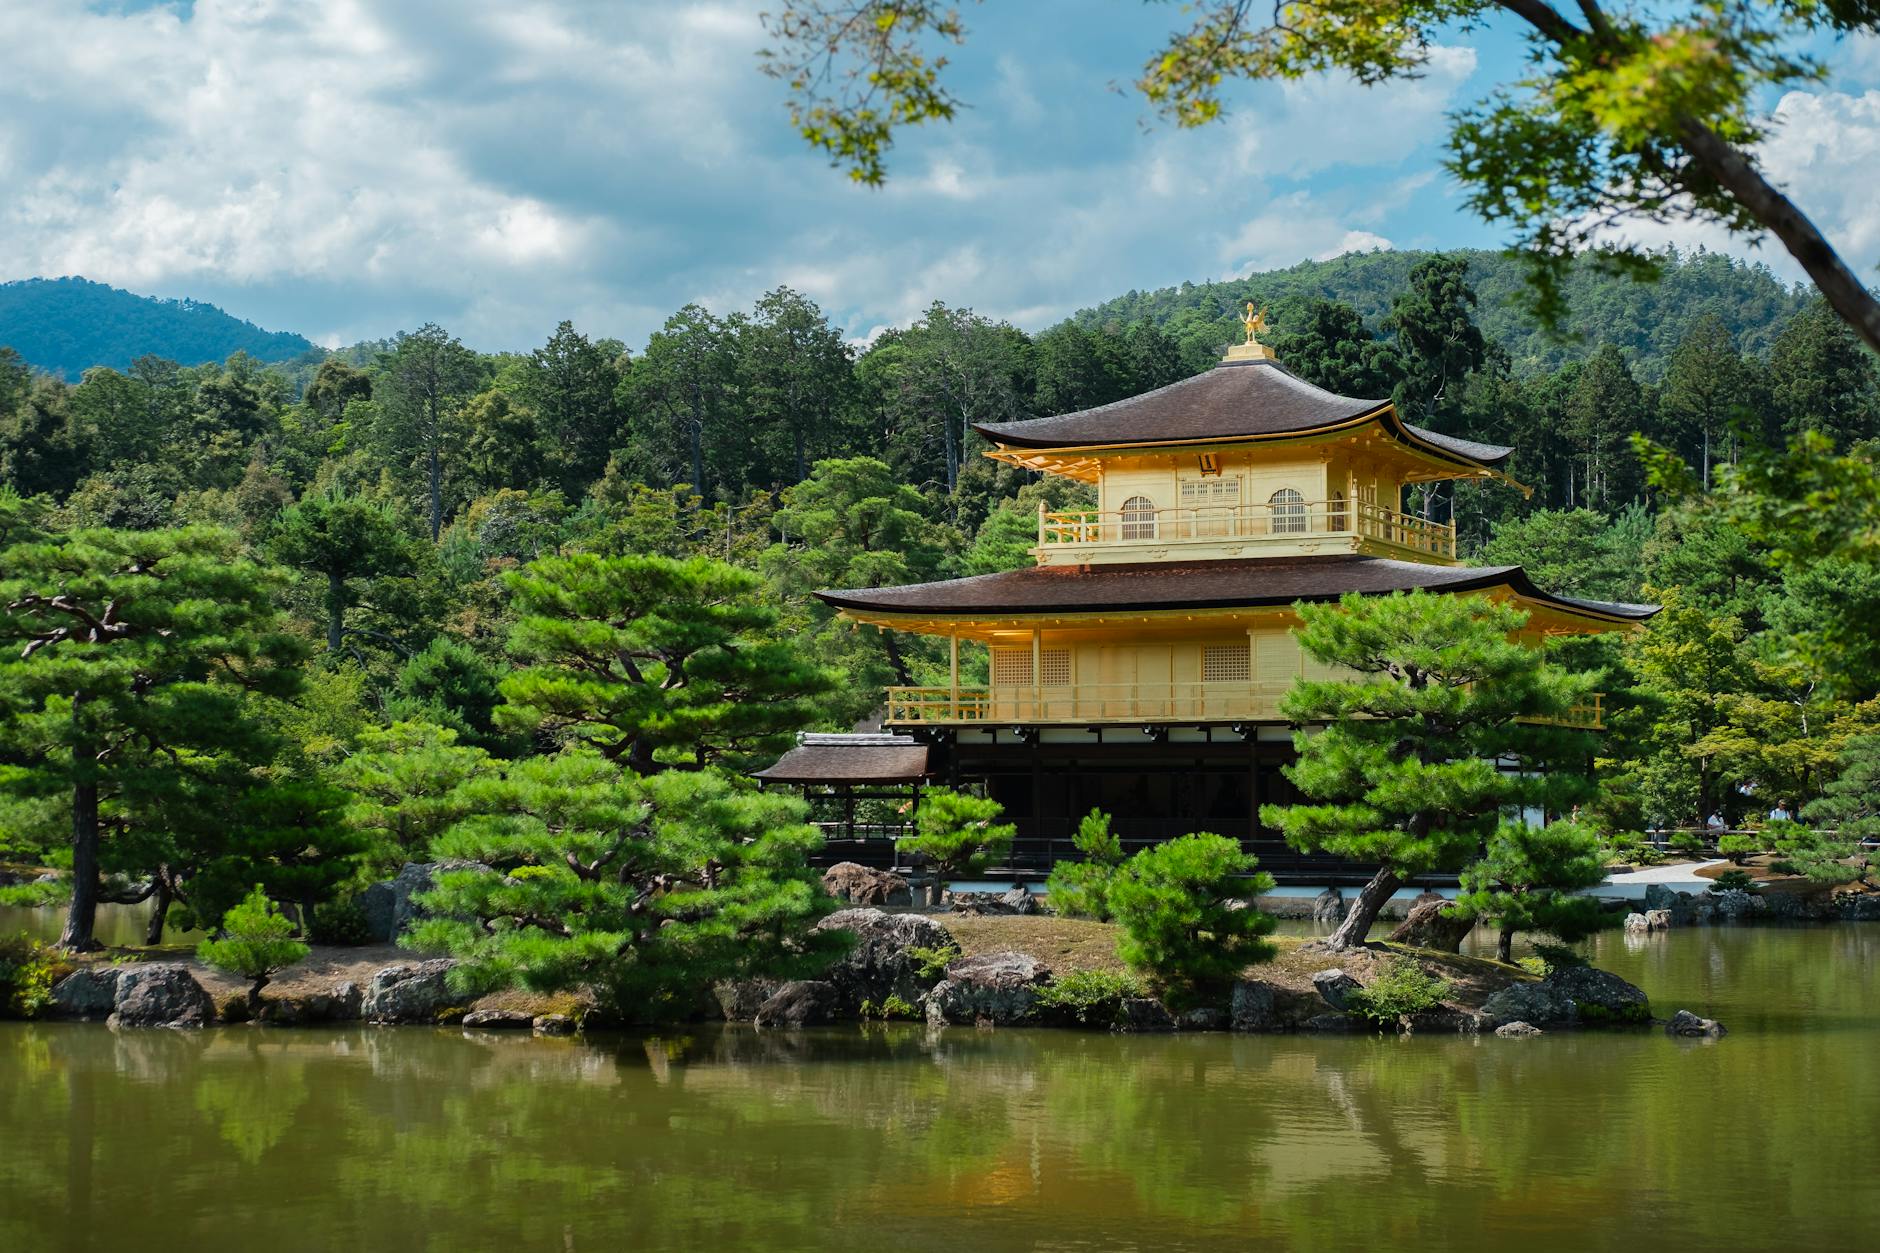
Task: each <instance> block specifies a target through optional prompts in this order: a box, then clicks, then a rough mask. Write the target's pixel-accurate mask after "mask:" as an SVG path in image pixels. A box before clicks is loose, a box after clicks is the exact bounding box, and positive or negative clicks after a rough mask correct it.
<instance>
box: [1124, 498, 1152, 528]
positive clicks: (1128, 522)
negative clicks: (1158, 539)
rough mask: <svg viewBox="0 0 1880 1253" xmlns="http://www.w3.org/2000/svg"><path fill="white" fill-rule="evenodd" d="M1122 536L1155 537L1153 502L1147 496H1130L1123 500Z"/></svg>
mask: <svg viewBox="0 0 1880 1253" xmlns="http://www.w3.org/2000/svg"><path fill="white" fill-rule="evenodd" d="M1123 538H1124V539H1154V538H1155V502H1154V501H1153V500H1150V499H1149V498H1148V497H1147V496H1131V497H1130V498H1129V499H1128V500H1126V501H1124V502H1123Z"/></svg>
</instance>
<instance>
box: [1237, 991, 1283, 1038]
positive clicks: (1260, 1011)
mask: <svg viewBox="0 0 1880 1253" xmlns="http://www.w3.org/2000/svg"><path fill="white" fill-rule="evenodd" d="M1227 1012H1228V1020H1229V1021H1230V1022H1231V1023H1232V1024H1233V1027H1234V1030H1236V1031H1278V1030H1279V1029H1280V1026H1281V1023H1280V1018H1279V1007H1278V1005H1277V1003H1276V1002H1275V1000H1274V997H1273V989H1272V987H1271V985H1269V984H1265V983H1262V982H1260V981H1259V980H1258V979H1242V980H1240V982H1238V983H1236V984H1235V985H1234V996H1233V999H1232V1000H1231V1001H1229V1002H1228V1010H1227Z"/></svg>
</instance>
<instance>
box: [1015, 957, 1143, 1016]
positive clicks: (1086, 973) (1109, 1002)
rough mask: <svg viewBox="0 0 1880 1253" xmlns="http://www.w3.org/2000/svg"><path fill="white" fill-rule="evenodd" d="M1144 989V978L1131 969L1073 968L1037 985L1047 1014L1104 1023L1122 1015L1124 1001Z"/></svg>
mask: <svg viewBox="0 0 1880 1253" xmlns="http://www.w3.org/2000/svg"><path fill="white" fill-rule="evenodd" d="M1145 991H1146V990H1145V989H1144V987H1143V984H1142V980H1141V979H1139V978H1137V976H1135V975H1133V974H1130V973H1128V972H1119V971H1110V970H1073V971H1071V972H1070V973H1068V974H1064V975H1060V976H1059V977H1057V978H1056V979H1053V980H1052V981H1051V982H1049V983H1047V984H1045V985H1044V986H1043V987H1041V988H1039V989H1038V1006H1039V1008H1040V1009H1041V1010H1043V1011H1044V1014H1045V1015H1046V1016H1047V1017H1052V1018H1058V1019H1067V1020H1069V1021H1072V1022H1075V1023H1077V1024H1078V1025H1079V1026H1085V1027H1088V1026H1093V1025H1096V1026H1105V1025H1110V1024H1113V1023H1115V1022H1118V1021H1119V1020H1120V1019H1121V1017H1122V1013H1123V1002H1124V1001H1126V1000H1130V999H1132V998H1134V997H1139V996H1142V995H1144V994H1145Z"/></svg>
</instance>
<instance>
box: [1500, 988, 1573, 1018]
mask: <svg viewBox="0 0 1880 1253" xmlns="http://www.w3.org/2000/svg"><path fill="white" fill-rule="evenodd" d="M1482 1013H1484V1014H1485V1015H1487V1016H1488V1017H1489V1018H1491V1019H1493V1020H1494V1021H1495V1022H1497V1023H1510V1022H1526V1023H1556V1022H1572V1021H1573V1020H1574V1016H1575V1014H1576V1013H1577V1011H1576V1010H1575V1009H1574V1005H1573V998H1572V997H1570V996H1568V995H1567V994H1566V993H1565V992H1562V991H1561V990H1560V989H1559V988H1557V987H1550V986H1548V985H1547V984H1544V983H1529V982H1527V981H1525V980H1524V981H1522V982H1520V983H1511V984H1509V985H1508V986H1507V987H1505V988H1503V989H1502V990H1501V991H1499V992H1496V993H1495V994H1494V995H1492V996H1490V997H1489V998H1488V999H1487V1000H1486V1001H1483V1002H1482Z"/></svg>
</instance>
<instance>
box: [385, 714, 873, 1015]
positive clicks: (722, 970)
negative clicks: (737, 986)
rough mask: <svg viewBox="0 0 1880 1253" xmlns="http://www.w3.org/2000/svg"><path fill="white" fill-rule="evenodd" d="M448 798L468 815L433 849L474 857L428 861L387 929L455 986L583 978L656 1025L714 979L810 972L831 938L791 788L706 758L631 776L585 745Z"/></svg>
mask: <svg viewBox="0 0 1880 1253" xmlns="http://www.w3.org/2000/svg"><path fill="white" fill-rule="evenodd" d="M461 793H462V795H461V798H460V800H461V804H462V805H463V806H464V808H465V809H466V810H467V812H468V814H469V816H468V817H466V818H464V819H463V820H461V821H459V822H458V823H456V824H455V825H454V826H452V827H451V828H450V830H448V831H447V832H446V833H445V834H444V835H442V836H440V837H439V838H438V839H437V841H436V842H435V843H434V844H433V849H432V851H433V853H434V855H435V856H437V857H439V858H457V859H463V860H467V861H474V862H477V863H480V866H479V868H476V869H467V870H455V871H447V872H445V873H442V874H440V875H439V876H438V877H437V885H436V888H435V889H434V890H433V891H431V892H429V893H427V894H425V895H424V896H423V897H422V898H421V901H422V903H423V904H424V906H425V907H426V909H427V910H428V911H429V912H430V914H431V917H429V918H428V919H426V920H424V921H422V922H420V923H418V924H417V925H416V926H415V927H414V928H413V929H412V931H411V932H410V933H408V935H407V936H406V937H405V939H404V941H403V942H404V943H408V944H410V945H412V946H413V947H415V948H419V949H423V950H431V951H437V950H444V951H448V952H449V953H451V954H452V955H453V956H455V957H456V958H458V960H459V961H460V962H461V963H462V964H461V965H460V966H459V967H458V968H457V970H456V971H455V972H453V975H452V978H453V982H454V983H455V984H456V986H458V987H460V988H461V989H462V990H464V991H465V992H466V993H473V992H480V991H483V990H487V989H491V988H495V987H501V986H506V985H520V986H522V987H525V988H528V989H531V990H533V991H538V992H554V991H562V990H566V989H571V988H592V989H594V990H595V992H596V993H597V994H598V995H599V996H600V998H601V1000H602V1004H603V1007H604V1008H605V1009H606V1010H607V1011H608V1013H609V1014H611V1015H613V1016H617V1017H619V1018H623V1019H626V1020H629V1021H636V1022H643V1021H657V1020H660V1019H664V1018H671V1017H676V1016H683V1015H685V1014H687V1013H690V1012H691V1010H692V1008H693V1007H694V1005H695V1004H696V999H697V996H698V995H699V993H700V991H701V990H702V989H704V988H708V987H710V986H711V985H712V984H713V983H716V982H719V981H721V980H726V979H753V978H781V979H788V978H805V977H809V976H811V975H814V974H817V973H820V971H821V970H822V969H823V968H824V967H825V966H826V965H827V963H828V962H829V960H830V959H831V958H833V957H835V956H837V955H838V954H839V953H840V952H841V950H842V948H843V946H844V945H845V943H846V939H845V937H843V936H842V935H841V934H840V933H832V932H822V933H815V934H812V933H811V932H810V930H809V928H810V927H811V925H812V924H814V923H815V922H816V921H817V920H818V919H820V918H822V917H825V916H826V915H827V914H829V913H830V912H832V911H833V910H834V909H835V907H836V906H835V902H834V901H833V900H832V899H831V898H830V897H829V896H828V895H827V894H826V893H825V892H823V891H822V888H821V883H820V881H819V879H818V878H817V876H816V874H815V872H814V871H812V870H811V869H810V868H809V864H808V860H807V857H808V854H809V853H810V852H811V851H812V850H813V849H815V848H817V847H819V846H820V844H821V836H820V835H819V834H818V833H817V831H816V829H815V828H814V827H811V826H809V825H808V824H807V823H805V822H804V820H803V819H804V817H805V814H806V812H807V809H806V807H805V805H804V803H803V802H802V801H800V800H798V799H796V798H795V797H787V796H783V795H781V794H778V793H774V792H760V791H758V790H757V788H756V787H755V786H754V785H753V784H751V783H750V782H749V781H748V780H745V779H741V778H738V777H736V776H733V775H729V774H726V773H724V772H723V771H720V770H716V769H712V768H705V769H701V770H696V771H677V770H674V771H667V772H665V773H662V774H659V775H655V776H653V777H651V778H640V777H638V776H635V775H633V774H629V773H626V772H623V771H621V770H620V769H619V768H618V767H617V766H616V765H615V764H614V763H612V762H610V761H608V760H607V759H606V758H605V757H603V756H602V755H601V754H599V753H597V752H594V751H592V750H590V749H585V748H572V749H568V750H566V751H564V752H561V753H557V754H554V755H552V756H546V757H532V758H528V759H525V760H523V761H518V762H514V763H511V764H509V765H508V766H507V767H505V768H504V770H503V772H502V774H501V775H499V776H491V777H484V778H479V779H475V780H472V781H471V782H469V783H466V784H465V785H464V786H463V788H462V789H461ZM480 867H488V868H489V869H488V870H485V869H482V868H480Z"/></svg>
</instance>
